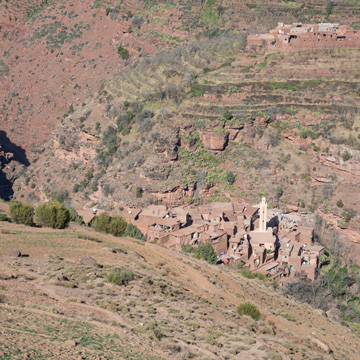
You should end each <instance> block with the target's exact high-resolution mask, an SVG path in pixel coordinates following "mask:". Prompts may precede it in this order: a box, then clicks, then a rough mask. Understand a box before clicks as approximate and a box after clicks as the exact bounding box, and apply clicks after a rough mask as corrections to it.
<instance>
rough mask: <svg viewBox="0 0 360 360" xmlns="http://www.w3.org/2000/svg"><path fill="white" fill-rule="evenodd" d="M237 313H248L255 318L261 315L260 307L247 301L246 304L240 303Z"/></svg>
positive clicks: (257, 318)
mask: <svg viewBox="0 0 360 360" xmlns="http://www.w3.org/2000/svg"><path fill="white" fill-rule="evenodd" d="M237 313H238V314H239V315H240V316H241V315H248V316H250V317H252V318H253V319H254V320H259V319H260V317H261V314H260V311H259V310H258V308H257V307H256V306H255V305H253V304H251V303H249V302H246V303H244V304H240V305H239V306H238V307H237Z"/></svg>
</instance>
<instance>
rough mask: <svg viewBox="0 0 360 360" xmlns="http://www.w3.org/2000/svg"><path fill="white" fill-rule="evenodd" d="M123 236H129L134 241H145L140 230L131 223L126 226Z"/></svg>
mask: <svg viewBox="0 0 360 360" xmlns="http://www.w3.org/2000/svg"><path fill="white" fill-rule="evenodd" d="M123 236H129V237H132V238H134V239H139V240H145V236H144V234H143V233H142V232H141V231H140V229H139V228H138V227H137V226H136V225H133V224H131V223H129V224H127V226H126V229H125V232H124V234H123Z"/></svg>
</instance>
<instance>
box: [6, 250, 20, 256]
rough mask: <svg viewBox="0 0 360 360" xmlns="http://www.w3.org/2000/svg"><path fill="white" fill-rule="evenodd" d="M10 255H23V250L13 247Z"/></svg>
mask: <svg viewBox="0 0 360 360" xmlns="http://www.w3.org/2000/svg"><path fill="white" fill-rule="evenodd" d="M9 256H11V257H20V256H21V252H20V250H19V249H12V250H11V251H10V252H9Z"/></svg>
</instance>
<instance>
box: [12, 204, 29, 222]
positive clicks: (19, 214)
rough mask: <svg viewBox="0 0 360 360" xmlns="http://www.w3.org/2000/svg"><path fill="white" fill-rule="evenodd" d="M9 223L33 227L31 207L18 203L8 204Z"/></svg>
mask: <svg viewBox="0 0 360 360" xmlns="http://www.w3.org/2000/svg"><path fill="white" fill-rule="evenodd" d="M10 216H11V221H13V222H14V223H16V224H24V225H27V226H31V225H33V223H34V221H33V218H34V208H33V207H32V206H31V205H25V204H23V203H21V202H20V201H11V202H10Z"/></svg>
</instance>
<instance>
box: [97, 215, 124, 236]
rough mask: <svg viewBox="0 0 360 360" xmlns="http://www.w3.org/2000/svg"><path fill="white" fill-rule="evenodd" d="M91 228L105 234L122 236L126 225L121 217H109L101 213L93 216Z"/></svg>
mask: <svg viewBox="0 0 360 360" xmlns="http://www.w3.org/2000/svg"><path fill="white" fill-rule="evenodd" d="M91 227H93V228H94V229H95V230H96V231H99V232H102V233H105V234H112V235H114V236H122V235H123V234H124V233H125V230H126V227H127V223H126V221H125V220H124V219H123V218H122V217H121V216H115V217H111V216H110V215H109V214H107V213H102V214H100V215H98V216H95V218H94V219H93V221H92V222H91Z"/></svg>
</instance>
